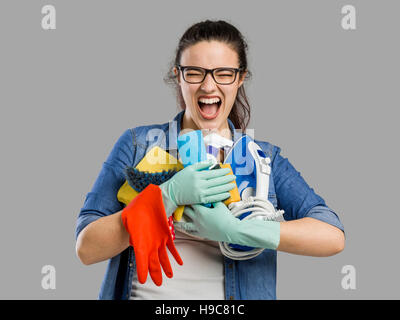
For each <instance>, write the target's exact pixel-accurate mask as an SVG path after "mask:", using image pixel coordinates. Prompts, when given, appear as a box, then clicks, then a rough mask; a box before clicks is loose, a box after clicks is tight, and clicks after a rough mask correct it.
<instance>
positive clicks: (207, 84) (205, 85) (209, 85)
mask: <svg viewBox="0 0 400 320" xmlns="http://www.w3.org/2000/svg"><path fill="white" fill-rule="evenodd" d="M215 86H216V83H215V81H214V79H213V77H212V74H211V73H208V74H207V76H206V78H205V79H204V81H203V82H202V84H201V89H202V90H204V91H207V92H208V91H213V90H214V89H215Z"/></svg>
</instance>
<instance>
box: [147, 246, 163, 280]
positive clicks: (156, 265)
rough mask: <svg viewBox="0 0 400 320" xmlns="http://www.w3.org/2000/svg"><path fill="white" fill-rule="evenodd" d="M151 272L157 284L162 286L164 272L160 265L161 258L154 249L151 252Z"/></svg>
mask: <svg viewBox="0 0 400 320" xmlns="http://www.w3.org/2000/svg"><path fill="white" fill-rule="evenodd" d="M149 273H150V277H151V279H152V280H153V282H154V283H155V285H156V286H161V284H162V274H161V267H160V260H159V258H158V252H157V251H155V250H154V251H153V252H151V253H150V257H149Z"/></svg>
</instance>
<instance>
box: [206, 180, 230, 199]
mask: <svg viewBox="0 0 400 320" xmlns="http://www.w3.org/2000/svg"><path fill="white" fill-rule="evenodd" d="M235 187H236V183H227V184H223V185H220V186H216V187H212V188H208V189H207V190H206V191H205V195H206V196H212V195H216V194H220V193H225V192H228V191H230V190H232V189H235Z"/></svg>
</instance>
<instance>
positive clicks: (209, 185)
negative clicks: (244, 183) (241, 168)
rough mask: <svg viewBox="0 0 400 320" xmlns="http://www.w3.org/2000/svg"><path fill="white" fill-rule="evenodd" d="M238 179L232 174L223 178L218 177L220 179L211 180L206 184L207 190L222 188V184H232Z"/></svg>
mask: <svg viewBox="0 0 400 320" xmlns="http://www.w3.org/2000/svg"><path fill="white" fill-rule="evenodd" d="M235 179H236V176H234V175H232V174H230V175H227V176H222V177H218V178H213V179H209V180H207V182H206V184H205V185H206V188H212V187H215V186H220V185H221V184H226V183H228V182H232V181H234V180H235Z"/></svg>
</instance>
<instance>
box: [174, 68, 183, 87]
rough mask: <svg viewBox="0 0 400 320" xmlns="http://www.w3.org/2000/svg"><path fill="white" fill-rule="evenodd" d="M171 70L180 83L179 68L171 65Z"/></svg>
mask: <svg viewBox="0 0 400 320" xmlns="http://www.w3.org/2000/svg"><path fill="white" fill-rule="evenodd" d="M172 72H173V73H174V75H175V76H176V78H177V81H178V83H179V84H180V83H181V79H180V76H179V70H178V69H177V67H173V68H172Z"/></svg>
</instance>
